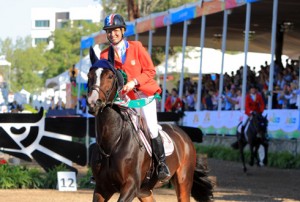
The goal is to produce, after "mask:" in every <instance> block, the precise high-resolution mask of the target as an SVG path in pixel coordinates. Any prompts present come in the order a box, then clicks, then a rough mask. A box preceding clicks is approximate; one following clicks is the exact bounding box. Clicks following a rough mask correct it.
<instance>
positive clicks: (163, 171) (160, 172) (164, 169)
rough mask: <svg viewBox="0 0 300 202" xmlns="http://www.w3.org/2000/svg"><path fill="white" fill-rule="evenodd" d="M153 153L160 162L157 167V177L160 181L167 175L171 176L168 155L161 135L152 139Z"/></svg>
mask: <svg viewBox="0 0 300 202" xmlns="http://www.w3.org/2000/svg"><path fill="white" fill-rule="evenodd" d="M152 147H153V152H152V153H153V154H154V156H155V158H156V160H157V162H158V166H157V168H156V171H157V177H158V180H159V181H164V180H165V179H166V178H167V177H170V176H171V175H170V171H169V168H168V166H167V164H166V156H165V151H164V146H163V142H162V139H161V137H160V135H158V136H157V137H156V138H154V139H152Z"/></svg>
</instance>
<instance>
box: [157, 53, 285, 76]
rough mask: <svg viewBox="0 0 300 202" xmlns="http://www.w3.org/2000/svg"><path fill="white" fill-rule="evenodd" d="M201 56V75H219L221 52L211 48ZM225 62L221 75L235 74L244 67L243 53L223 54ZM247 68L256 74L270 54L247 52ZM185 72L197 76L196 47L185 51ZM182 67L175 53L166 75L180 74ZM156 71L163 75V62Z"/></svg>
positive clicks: (178, 56) (198, 59)
mask: <svg viewBox="0 0 300 202" xmlns="http://www.w3.org/2000/svg"><path fill="white" fill-rule="evenodd" d="M203 55H205V57H204V58H203V60H202V73H203V74H212V73H213V74H220V73H221V72H220V71H221V69H220V66H221V58H222V52H221V50H216V49H212V48H204V50H203ZM224 57H225V61H224V71H223V73H227V74H229V75H231V72H232V71H233V72H234V73H236V71H237V70H238V69H240V67H241V66H243V65H244V57H245V54H244V53H237V54H228V53H225V56H224ZM247 58H248V63H247V64H248V66H250V68H251V69H254V67H255V71H256V72H258V71H259V70H260V66H261V65H263V64H264V63H265V62H266V61H267V62H268V64H269V61H268V59H270V58H271V56H270V54H266V53H253V52H248V55H247ZM287 58H288V57H287V56H282V60H285V59H287ZM184 61H185V62H184V66H185V68H184V69H185V72H186V73H190V74H198V73H199V67H200V48H199V47H196V48H193V49H192V50H189V51H186V54H185V60H184ZM181 65H182V53H176V54H175V55H174V56H172V57H170V58H169V59H168V73H172V72H177V73H180V72H181ZM157 70H158V73H159V74H164V73H165V62H163V63H161V64H160V65H158V66H157Z"/></svg>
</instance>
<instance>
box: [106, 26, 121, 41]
mask: <svg viewBox="0 0 300 202" xmlns="http://www.w3.org/2000/svg"><path fill="white" fill-rule="evenodd" d="M106 34H107V38H108V40H109V41H110V42H111V43H112V44H114V45H116V44H118V43H119V42H120V41H121V40H122V38H123V29H121V28H115V29H108V30H106Z"/></svg>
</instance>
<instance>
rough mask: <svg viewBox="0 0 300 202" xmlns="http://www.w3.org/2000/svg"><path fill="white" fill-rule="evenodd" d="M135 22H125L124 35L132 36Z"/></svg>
mask: <svg viewBox="0 0 300 202" xmlns="http://www.w3.org/2000/svg"><path fill="white" fill-rule="evenodd" d="M135 33H136V32H135V22H126V31H125V33H124V36H125V37H127V36H132V35H135Z"/></svg>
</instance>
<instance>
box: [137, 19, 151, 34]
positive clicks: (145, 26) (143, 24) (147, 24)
mask: <svg viewBox="0 0 300 202" xmlns="http://www.w3.org/2000/svg"><path fill="white" fill-rule="evenodd" d="M136 22H137V23H136V32H137V33H143V32H146V31H149V30H151V29H152V19H151V16H150V15H149V16H147V17H144V18H141V19H137V21H136Z"/></svg>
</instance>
